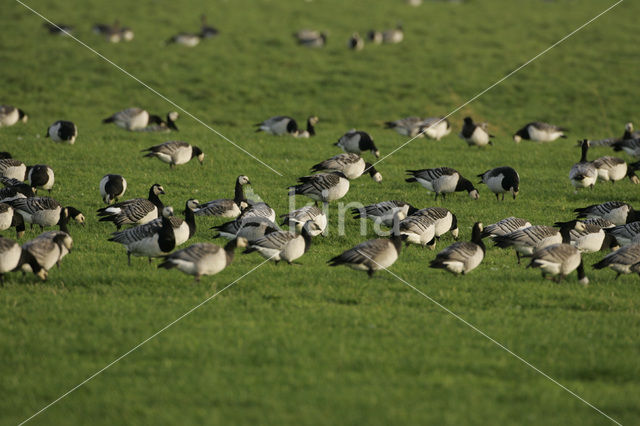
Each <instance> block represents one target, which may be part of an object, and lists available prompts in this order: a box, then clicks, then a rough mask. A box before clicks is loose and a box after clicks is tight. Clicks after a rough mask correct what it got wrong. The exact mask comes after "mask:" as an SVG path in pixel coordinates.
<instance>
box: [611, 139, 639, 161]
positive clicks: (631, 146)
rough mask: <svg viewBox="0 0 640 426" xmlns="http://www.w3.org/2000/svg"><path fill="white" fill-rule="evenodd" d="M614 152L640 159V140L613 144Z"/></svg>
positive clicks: (624, 140)
mask: <svg viewBox="0 0 640 426" xmlns="http://www.w3.org/2000/svg"><path fill="white" fill-rule="evenodd" d="M611 147H612V148H613V150H614V151H616V152H618V151H624V152H626V153H627V154H629V155H630V156H632V157H635V158H640V138H634V139H622V140H620V141H616V142H614V143H612V144H611Z"/></svg>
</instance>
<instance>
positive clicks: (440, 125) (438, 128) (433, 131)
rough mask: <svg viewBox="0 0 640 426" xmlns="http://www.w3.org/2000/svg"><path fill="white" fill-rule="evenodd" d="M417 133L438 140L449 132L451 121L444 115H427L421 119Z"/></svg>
mask: <svg viewBox="0 0 640 426" xmlns="http://www.w3.org/2000/svg"><path fill="white" fill-rule="evenodd" d="M418 132H419V134H421V135H424V136H426V137H427V138H429V139H434V140H437V141H439V140H440V139H442V138H443V137H445V136H447V135H449V133H451V123H450V122H449V120H447V119H446V118H445V117H429V118H425V119H423V120H422V124H420V128H419V129H418Z"/></svg>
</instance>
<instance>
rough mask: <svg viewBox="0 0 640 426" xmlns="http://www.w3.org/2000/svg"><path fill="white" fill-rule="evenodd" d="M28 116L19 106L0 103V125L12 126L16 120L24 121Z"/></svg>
mask: <svg viewBox="0 0 640 426" xmlns="http://www.w3.org/2000/svg"><path fill="white" fill-rule="evenodd" d="M27 120H29V116H28V115H27V114H26V113H25V112H24V111H23V110H21V109H20V108H16V107H14V106H11V105H0V127H8V126H13V125H14V124H16V123H17V122H18V121H22V122H23V123H26V122H27Z"/></svg>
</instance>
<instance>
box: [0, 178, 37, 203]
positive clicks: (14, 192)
mask: <svg viewBox="0 0 640 426" xmlns="http://www.w3.org/2000/svg"><path fill="white" fill-rule="evenodd" d="M35 196H36V193H35V191H34V190H33V188H32V187H31V186H29V185H27V184H26V183H22V182H19V183H18V181H16V183H15V184H13V185H10V186H7V187H6V188H0V203H1V202H9V201H12V200H15V199H17V198H28V197H35Z"/></svg>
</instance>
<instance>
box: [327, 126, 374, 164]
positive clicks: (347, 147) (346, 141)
mask: <svg viewBox="0 0 640 426" xmlns="http://www.w3.org/2000/svg"><path fill="white" fill-rule="evenodd" d="M334 145H335V146H339V147H340V148H342V150H343V151H344V152H353V153H354V154H360V153H361V152H364V151H371V153H372V154H373V155H375V156H376V158H379V157H380V151H378V148H376V145H375V143H373V139H372V138H371V136H369V134H368V133H366V132H361V131H357V130H356V129H351V130H349V131H348V132H347V133H345V134H344V135H342V137H340V139H338V142H336V143H334Z"/></svg>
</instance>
